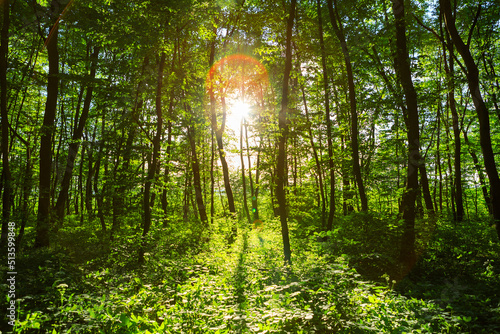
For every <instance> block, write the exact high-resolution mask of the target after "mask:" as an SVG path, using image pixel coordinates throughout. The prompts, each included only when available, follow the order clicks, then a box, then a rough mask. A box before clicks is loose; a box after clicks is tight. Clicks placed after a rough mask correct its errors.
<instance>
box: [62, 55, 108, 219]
mask: <svg viewBox="0 0 500 334" xmlns="http://www.w3.org/2000/svg"><path fill="white" fill-rule="evenodd" d="M98 56H99V47H94V52H93V53H92V55H91V56H90V61H91V65H90V66H91V67H90V76H89V79H90V80H93V79H94V78H95V74H96V67H97V64H96V63H97V59H98ZM93 89H94V84H93V83H92V82H90V83H89V84H88V85H87V92H86V94H85V99H84V102H83V109H82V114H81V115H80V119H79V120H78V123H77V124H78V126H76V122H75V132H74V133H73V136H72V138H71V142H70V144H69V150H68V158H67V161H66V168H65V169H64V176H63V180H62V183H61V189H60V191H59V196H58V197H57V202H56V206H55V211H56V219H57V223H58V227H61V226H62V224H63V219H64V209H65V207H66V203H67V201H68V190H69V185H70V181H71V177H72V176H73V167H74V165H75V160H76V156H77V154H78V149H79V147H80V141H81V139H82V135H83V129H84V128H85V124H86V123H87V118H88V116H89V111H90V103H91V102H92V92H93ZM82 91H83V90H82Z"/></svg>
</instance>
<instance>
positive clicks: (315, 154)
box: [301, 86, 331, 226]
mask: <svg viewBox="0 0 500 334" xmlns="http://www.w3.org/2000/svg"><path fill="white" fill-rule="evenodd" d="M301 88H302V101H303V103H304V110H305V112H306V122H307V132H308V134H309V143H310V144H311V149H312V151H313V157H314V162H315V163H316V173H317V174H318V185H319V195H320V201H321V226H325V221H326V198H325V190H324V186H323V172H322V168H321V162H320V160H319V156H318V150H317V149H316V144H315V143H314V137H313V133H312V124H311V120H310V118H309V109H308V108H307V99H306V93H305V91H304V86H302V87H301ZM329 160H331V159H329Z"/></svg>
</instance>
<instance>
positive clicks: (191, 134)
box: [188, 125, 208, 226]
mask: <svg viewBox="0 0 500 334" xmlns="http://www.w3.org/2000/svg"><path fill="white" fill-rule="evenodd" d="M195 131H196V130H195V125H192V126H190V127H188V139H189V144H190V146H191V155H192V162H191V167H192V170H193V182H194V191H195V197H196V204H197V206H198V212H199V213H200V219H201V221H202V223H203V224H204V225H205V226H208V217H207V213H206V210H205V204H203V192H202V189H201V178H200V164H199V162H198V156H197V153H196V141H195V140H196V132H195Z"/></svg>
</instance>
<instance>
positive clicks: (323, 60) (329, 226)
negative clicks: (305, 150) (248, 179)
mask: <svg viewBox="0 0 500 334" xmlns="http://www.w3.org/2000/svg"><path fill="white" fill-rule="evenodd" d="M316 7H317V11H318V27H319V45H320V48H321V65H322V67H323V90H324V98H325V123H326V137H327V145H328V169H329V171H330V208H329V211H328V221H327V223H326V229H327V230H331V229H332V227H333V216H334V215H335V166H334V163H333V142H332V137H333V135H332V121H331V119H330V98H329V96H330V89H329V88H328V69H327V66H326V51H325V42H324V40H323V20H322V18H321V4H320V0H317V1H316ZM311 140H312V138H311ZM319 172H320V173H321V170H319ZM323 223H324V222H323Z"/></svg>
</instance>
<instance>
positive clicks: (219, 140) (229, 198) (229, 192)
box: [209, 40, 236, 212]
mask: <svg viewBox="0 0 500 334" xmlns="http://www.w3.org/2000/svg"><path fill="white" fill-rule="evenodd" d="M214 62H215V40H214V41H213V42H212V43H211V45H210V59H209V65H210V67H212V66H213V64H214ZM214 80H215V79H214V78H213V73H212V71H210V85H209V95H210V115H211V125H212V129H213V131H214V132H215V138H216V140H217V147H218V148H219V158H220V162H221V165H222V173H223V175H224V187H225V189H226V196H227V202H228V205H229V212H236V208H235V206H234V196H233V190H232V189H231V184H230V183H229V168H228V166H227V161H226V154H225V153H224V144H223V142H222V136H223V135H224V128H225V125H226V101H225V99H224V97H222V101H221V102H222V124H221V127H220V129H219V128H218V125H217V114H216V108H215V107H216V99H215V93H214V90H213V83H214Z"/></svg>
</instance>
